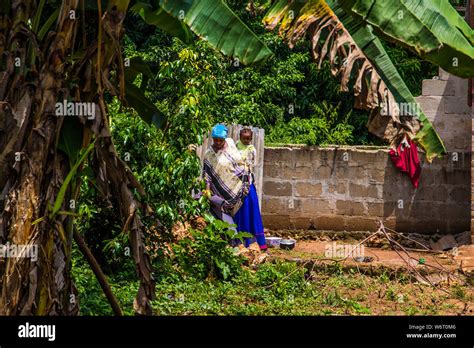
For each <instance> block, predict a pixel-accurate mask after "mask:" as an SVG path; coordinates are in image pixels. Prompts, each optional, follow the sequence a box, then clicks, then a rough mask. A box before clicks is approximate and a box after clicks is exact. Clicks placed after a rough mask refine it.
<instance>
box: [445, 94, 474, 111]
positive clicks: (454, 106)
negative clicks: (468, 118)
mask: <svg viewBox="0 0 474 348" xmlns="http://www.w3.org/2000/svg"><path fill="white" fill-rule="evenodd" d="M444 112H445V113H446V114H469V115H470V114H471V108H470V107H469V105H467V97H462V96H461V97H458V96H455V97H451V96H446V97H444Z"/></svg>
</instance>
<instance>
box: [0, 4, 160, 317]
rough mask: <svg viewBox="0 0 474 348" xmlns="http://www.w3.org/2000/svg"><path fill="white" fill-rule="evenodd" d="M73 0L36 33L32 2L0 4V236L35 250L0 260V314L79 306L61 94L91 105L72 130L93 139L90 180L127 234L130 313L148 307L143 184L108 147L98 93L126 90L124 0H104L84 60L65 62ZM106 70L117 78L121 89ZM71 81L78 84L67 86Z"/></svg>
mask: <svg viewBox="0 0 474 348" xmlns="http://www.w3.org/2000/svg"><path fill="white" fill-rule="evenodd" d="M40 3H43V2H40ZM78 3H79V0H63V2H62V5H61V8H60V11H59V16H58V20H57V25H56V27H55V29H54V31H50V32H49V33H48V34H47V35H45V36H44V37H45V39H44V40H41V37H40V36H41V35H36V34H35V33H34V32H32V31H31V29H30V27H29V25H26V24H25V23H29V22H30V21H31V18H33V16H34V14H35V11H37V9H36V8H35V7H34V5H33V4H34V2H31V1H21V0H17V1H12V2H11V7H10V5H7V6H6V7H5V6H4V4H3V3H2V4H0V56H1V55H2V54H3V56H4V57H6V59H5V61H1V62H0V146H1V147H0V208H3V211H2V213H1V214H0V243H1V244H5V243H9V244H10V245H17V246H29V247H30V250H32V251H33V254H34V251H35V247H36V248H37V254H36V257H20V258H17V257H8V258H3V259H2V258H0V288H1V290H0V315H74V314H77V313H78V310H79V305H78V302H79V301H78V299H77V296H76V295H77V293H76V289H75V287H74V284H73V281H72V280H71V276H70V254H71V245H72V233H68V232H70V231H72V229H71V228H70V227H71V226H72V224H71V221H70V220H69V219H71V216H70V209H69V202H70V199H71V198H76V194H77V191H76V190H73V189H72V188H71V186H73V185H71V183H73V182H75V183H76V184H77V182H76V180H75V179H72V180H71V178H72V176H71V175H72V174H73V173H74V171H75V170H77V168H78V164H79V163H81V162H76V164H75V165H74V166H73V165H72V163H74V162H71V156H70V154H69V153H68V154H67V155H66V153H63V152H61V151H58V144H59V143H60V141H62V140H64V136H62V135H64V134H63V133H62V131H63V129H62V128H63V127H62V125H63V123H64V117H58V116H57V115H56V103H57V102H58V101H62V100H73V101H80V102H90V103H91V102H94V104H95V105H97V104H98V106H99V107H98V108H97V109H98V110H96V117H95V118H94V119H92V120H89V119H86V117H84V116H82V117H79V118H78V120H79V122H77V127H76V128H74V129H73V133H74V135H76V136H77V134H76V133H75V132H79V131H82V133H81V134H83V135H82V136H81V138H82V149H85V148H87V149H90V151H92V149H93V148H92V146H95V151H94V152H91V153H93V160H92V161H91V162H92V163H93V167H94V168H95V169H96V174H97V181H98V185H99V186H101V188H102V190H101V192H104V193H105V194H106V196H107V198H110V199H111V200H113V201H114V203H116V204H117V205H118V207H119V208H120V212H121V217H122V219H123V220H124V221H125V227H124V230H127V231H129V234H130V240H131V248H132V253H133V258H134V262H135V264H136V269H137V274H138V277H139V280H140V288H139V291H138V294H137V297H136V299H135V302H134V308H135V310H136V312H137V313H138V314H152V311H151V306H150V300H151V299H153V298H154V280H153V277H152V270H151V262H150V260H149V257H148V255H147V253H146V251H145V247H144V244H143V224H142V223H141V220H140V216H139V215H138V211H139V210H143V211H145V213H147V212H149V207H147V206H146V205H143V204H140V202H138V201H137V199H136V198H135V196H134V194H133V190H137V191H138V192H139V193H141V194H142V195H144V190H143V188H141V187H140V185H139V184H138V182H137V181H136V179H135V178H134V177H133V174H132V172H131V171H130V169H129V168H128V167H127V166H126V164H125V163H124V162H123V161H121V160H120V159H119V158H118V155H117V153H116V151H115V147H114V145H113V142H112V139H111V136H110V131H109V125H108V119H107V108H106V105H105V102H104V97H103V96H104V91H105V89H107V90H109V92H111V93H112V94H114V95H119V96H120V97H121V99H122V100H123V97H124V83H123V58H122V56H121V49H120V40H121V37H122V35H123V29H122V24H123V20H124V18H125V13H126V11H127V8H128V1H126V0H110V1H109V5H108V7H107V10H106V11H105V12H104V14H103V15H102V10H101V9H100V6H99V11H98V18H100V20H99V35H98V39H97V40H96V41H95V43H92V44H90V45H87V46H86V47H84V49H85V50H84V51H85V54H84V56H83V57H82V59H76V60H74V61H72V60H71V58H70V57H71V53H72V50H73V49H74V48H75V46H77V44H76V41H78V40H76V32H77V29H78V28H77V26H78V25H79V23H80V21H78V20H77V17H76V16H75V15H71V14H74V13H75V11H76V8H77V7H78ZM98 4H99V5H100V2H98ZM82 15H84V13H82ZM39 17H40V16H38V18H39ZM35 18H36V17H35ZM38 20H39V19H38ZM32 22H33V27H34V26H35V24H34V23H35V21H34V20H33V21H32ZM38 41H41V44H40V43H39V42H38ZM84 46H85V45H84ZM32 56H33V57H34V59H31V57H32ZM28 63H29V64H30V65H29V66H28V65H27V64H28ZM111 72H113V74H111ZM111 76H115V77H116V80H118V81H119V82H116V84H119V85H120V88H119V90H120V93H118V91H117V90H118V89H116V88H115V87H114V85H113V83H112V82H111V81H110V78H111ZM77 80H79V81H80V83H79V84H75V83H73V81H77ZM72 85H74V86H73V87H71V86H72ZM64 124H66V123H64ZM78 127H80V128H81V129H79V128H78ZM92 138H95V140H94V144H93V145H91V146H89V144H90V142H91V139H92ZM76 150H77V151H79V150H80V147H79V148H78V149H76ZM88 153H89V152H86V153H85V154H83V155H82V156H81V158H86V157H87V156H86V155H87V154H88ZM74 161H75V160H74ZM76 187H77V186H76ZM68 211H69V212H68ZM30 256H31V254H30Z"/></svg>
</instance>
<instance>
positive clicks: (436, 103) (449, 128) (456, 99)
mask: <svg viewBox="0 0 474 348" xmlns="http://www.w3.org/2000/svg"><path fill="white" fill-rule="evenodd" d="M422 89H423V92H422V95H421V96H419V97H417V98H416V101H417V102H418V103H419V104H420V106H421V108H422V110H423V111H424V113H425V114H426V117H427V118H428V119H429V120H430V121H431V122H432V123H433V125H434V126H435V129H436V130H437V132H438V133H439V135H440V137H441V139H442V140H443V142H444V145H445V146H446V149H447V150H448V152H470V151H471V124H472V111H471V108H470V107H469V106H468V104H467V90H468V81H467V79H461V78H459V77H457V76H453V75H451V74H448V73H447V72H445V71H444V70H442V69H440V70H439V76H437V77H435V79H431V80H424V81H423V87H422Z"/></svg>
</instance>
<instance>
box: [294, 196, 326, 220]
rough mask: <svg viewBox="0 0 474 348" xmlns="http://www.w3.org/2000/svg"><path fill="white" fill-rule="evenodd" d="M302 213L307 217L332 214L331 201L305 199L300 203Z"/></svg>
mask: <svg viewBox="0 0 474 348" xmlns="http://www.w3.org/2000/svg"><path fill="white" fill-rule="evenodd" d="M300 207H301V213H303V214H305V215H315V216H316V215H327V214H331V213H332V209H331V207H330V204H329V201H327V200H322V199H312V198H303V199H301V202H300Z"/></svg>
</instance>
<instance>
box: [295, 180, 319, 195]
mask: <svg viewBox="0 0 474 348" xmlns="http://www.w3.org/2000/svg"><path fill="white" fill-rule="evenodd" d="M295 189H296V192H295V196H298V197H319V196H321V193H322V191H323V189H322V185H321V184H312V183H309V182H298V183H296V187H295Z"/></svg>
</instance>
